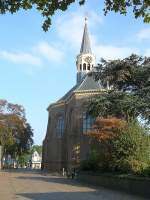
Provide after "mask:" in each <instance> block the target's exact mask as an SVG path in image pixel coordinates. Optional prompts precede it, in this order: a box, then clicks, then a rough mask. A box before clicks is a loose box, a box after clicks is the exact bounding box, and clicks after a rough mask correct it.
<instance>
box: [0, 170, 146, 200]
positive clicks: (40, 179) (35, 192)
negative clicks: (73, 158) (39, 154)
mask: <svg viewBox="0 0 150 200" xmlns="http://www.w3.org/2000/svg"><path fill="white" fill-rule="evenodd" d="M0 200H144V199H143V198H139V197H135V196H132V195H127V194H124V193H119V192H116V191H112V190H108V189H104V188H101V187H99V188H95V187H91V186H87V185H83V184H80V183H78V182H77V181H75V180H69V179H65V178H60V177H56V176H47V175H44V174H43V175H41V174H40V173H35V172H30V171H11V172H0Z"/></svg>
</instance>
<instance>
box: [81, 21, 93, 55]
mask: <svg viewBox="0 0 150 200" xmlns="http://www.w3.org/2000/svg"><path fill="white" fill-rule="evenodd" d="M80 53H83V54H86V53H90V54H92V50H91V45H90V39H89V33H88V27H87V18H85V26H84V33H83V38H82V45H81V49H80Z"/></svg>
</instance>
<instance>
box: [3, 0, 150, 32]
mask: <svg viewBox="0 0 150 200" xmlns="http://www.w3.org/2000/svg"><path fill="white" fill-rule="evenodd" d="M77 2H78V3H79V5H83V4H84V3H85V2H86V1H85V0H78V1H77ZM72 3H75V0H61V1H59V0H0V14H5V13H7V12H10V13H11V14H14V13H16V12H18V11H19V10H22V9H23V10H25V11H27V10H31V9H36V10H37V11H38V12H39V13H40V15H42V16H43V17H44V19H45V20H44V23H43V26H42V27H43V30H44V31H47V30H48V28H49V27H50V25H51V18H52V16H53V15H54V14H55V13H56V12H57V11H59V10H60V11H66V10H67V9H68V7H69V6H70V5H71V4H72ZM129 8H132V10H133V14H134V16H135V18H139V17H142V18H143V20H144V22H146V23H149V22H150V13H149V9H150V1H148V0H144V1H143V0H121V1H120V0H104V14H105V15H106V14H107V13H108V12H110V11H114V12H119V13H121V14H124V15H126V14H127V12H128V9H129Z"/></svg>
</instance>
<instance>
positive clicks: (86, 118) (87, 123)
mask: <svg viewBox="0 0 150 200" xmlns="http://www.w3.org/2000/svg"><path fill="white" fill-rule="evenodd" d="M94 122H95V119H94V118H93V117H92V116H91V115H89V114H87V113H86V112H84V113H83V133H87V132H88V131H90V130H91V129H92V128H93V124H94Z"/></svg>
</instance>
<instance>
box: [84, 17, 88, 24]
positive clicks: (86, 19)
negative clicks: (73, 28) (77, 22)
mask: <svg viewBox="0 0 150 200" xmlns="http://www.w3.org/2000/svg"><path fill="white" fill-rule="evenodd" d="M87 21H88V18H87V16H86V17H85V24H87Z"/></svg>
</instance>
